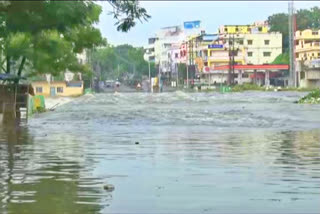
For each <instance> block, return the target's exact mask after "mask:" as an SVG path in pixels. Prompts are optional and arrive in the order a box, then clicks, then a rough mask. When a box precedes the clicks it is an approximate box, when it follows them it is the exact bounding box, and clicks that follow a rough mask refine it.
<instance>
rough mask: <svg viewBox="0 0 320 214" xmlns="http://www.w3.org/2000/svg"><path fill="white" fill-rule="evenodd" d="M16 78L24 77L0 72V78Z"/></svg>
mask: <svg viewBox="0 0 320 214" xmlns="http://www.w3.org/2000/svg"><path fill="white" fill-rule="evenodd" d="M16 79H25V78H23V77H19V76H17V75H13V74H0V80H16Z"/></svg>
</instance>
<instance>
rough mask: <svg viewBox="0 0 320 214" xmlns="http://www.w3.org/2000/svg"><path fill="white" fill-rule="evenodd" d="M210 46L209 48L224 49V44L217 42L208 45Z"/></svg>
mask: <svg viewBox="0 0 320 214" xmlns="http://www.w3.org/2000/svg"><path fill="white" fill-rule="evenodd" d="M208 48H209V49H222V48H223V45H215V44H212V45H208Z"/></svg>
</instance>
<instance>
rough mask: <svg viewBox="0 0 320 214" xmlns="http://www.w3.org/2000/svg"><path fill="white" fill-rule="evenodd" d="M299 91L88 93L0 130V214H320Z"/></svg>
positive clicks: (315, 120) (312, 130) (312, 122)
mask: <svg viewBox="0 0 320 214" xmlns="http://www.w3.org/2000/svg"><path fill="white" fill-rule="evenodd" d="M303 95H304V94H303V93H296V92H268V93H266V92H245V93H231V94H219V93H189V94H187V93H183V92H175V93H162V94H149V93H117V94H96V95H86V96H83V97H81V98H78V99H76V100H75V101H73V102H71V103H68V104H66V105H64V106H61V107H60V108H58V109H57V110H56V111H55V112H48V113H44V114H41V115H38V116H35V117H34V118H32V119H31V120H30V121H29V124H28V126H27V127H26V126H20V127H14V128H13V127H11V126H5V127H0V213H10V214H11V213H13V214H24V213H26V214H31V213H32V214H38V213H39V214H43V213H46V214H56V213H57V214H58V213H71V214H74V213H79V214H83V213H213V212H219V213H319V212H320V206H319V202H320V191H319V189H320V106H319V105H298V104H294V103H293V102H294V101H296V100H297V99H298V98H299V97H301V96H303ZM135 142H139V144H135ZM105 184H112V185H114V186H115V190H114V191H113V192H107V191H105V190H104V189H103V186H104V185H105Z"/></svg>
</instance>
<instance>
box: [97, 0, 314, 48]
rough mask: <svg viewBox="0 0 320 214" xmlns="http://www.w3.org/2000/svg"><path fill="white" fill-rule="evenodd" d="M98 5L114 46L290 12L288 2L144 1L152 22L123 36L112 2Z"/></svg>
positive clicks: (303, 4) (311, 3) (211, 30)
mask: <svg viewBox="0 0 320 214" xmlns="http://www.w3.org/2000/svg"><path fill="white" fill-rule="evenodd" d="M98 4H100V5H102V7H103V13H102V14H101V16H100V23H99V25H98V27H99V28H100V30H101V33H102V35H103V36H104V37H105V38H107V40H108V42H109V43H111V44H114V45H119V44H131V45H133V46H143V45H146V44H147V42H148V38H149V37H152V36H153V35H154V34H155V32H156V31H157V30H158V29H159V28H162V27H166V26H173V25H181V24H182V23H183V22H184V21H192V20H201V25H202V27H203V28H204V29H205V30H206V32H207V33H215V32H217V29H218V27H219V26H220V25H224V24H239V25H240V24H251V23H253V22H255V21H263V20H266V19H267V18H268V16H269V15H272V14H274V13H279V12H287V11H288V2H287V1H152V0H150V1H140V4H141V6H142V7H144V8H146V10H147V11H148V13H149V14H150V15H151V16H152V17H151V19H150V20H149V21H148V22H144V23H142V24H141V23H140V22H139V23H138V24H137V25H136V26H135V27H134V28H133V29H131V30H130V31H129V32H128V33H122V32H118V31H117V30H116V27H115V26H114V23H115V20H114V19H113V18H112V16H111V15H108V11H111V6H110V5H109V3H108V2H102V1H100V2H98ZM294 4H295V8H296V9H300V8H311V7H313V6H320V2H319V1H318V2H316V1H295V2H294Z"/></svg>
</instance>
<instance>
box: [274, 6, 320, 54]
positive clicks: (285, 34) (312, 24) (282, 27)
mask: <svg viewBox="0 0 320 214" xmlns="http://www.w3.org/2000/svg"><path fill="white" fill-rule="evenodd" d="M296 21H297V30H305V29H319V28H320V8H319V7H313V8H311V9H309V10H308V9H300V10H298V11H297V13H296ZM268 22H269V25H270V31H271V32H280V33H282V38H283V39H282V42H283V44H282V47H283V52H288V49H289V30H288V29H289V27H288V25H289V23H288V14H286V13H277V14H273V15H271V16H269V17H268Z"/></svg>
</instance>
